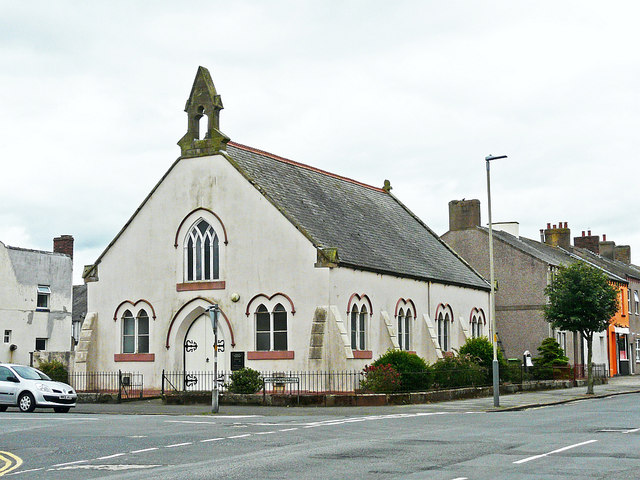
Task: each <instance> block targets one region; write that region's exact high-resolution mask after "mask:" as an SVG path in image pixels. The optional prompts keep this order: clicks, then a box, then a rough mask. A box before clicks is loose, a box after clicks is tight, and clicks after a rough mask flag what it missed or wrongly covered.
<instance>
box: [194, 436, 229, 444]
mask: <svg viewBox="0 0 640 480" xmlns="http://www.w3.org/2000/svg"><path fill="white" fill-rule="evenodd" d="M218 440H224V438H223V437H217V438H207V439H206V440H200V443H205V442H217V441H218Z"/></svg>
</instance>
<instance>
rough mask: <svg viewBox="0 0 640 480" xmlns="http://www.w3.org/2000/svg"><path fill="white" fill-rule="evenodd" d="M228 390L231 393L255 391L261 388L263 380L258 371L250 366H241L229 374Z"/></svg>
mask: <svg viewBox="0 0 640 480" xmlns="http://www.w3.org/2000/svg"><path fill="white" fill-rule="evenodd" d="M230 379H231V383H230V384H229V391H230V392H231V393H245V394H250V393H257V392H259V391H260V390H261V389H262V386H263V382H262V378H261V377H260V372H258V371H257V370H254V369H252V368H242V369H240V370H236V371H235V372H233V373H232V374H231V377H230Z"/></svg>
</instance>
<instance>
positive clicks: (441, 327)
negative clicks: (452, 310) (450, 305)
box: [437, 312, 450, 352]
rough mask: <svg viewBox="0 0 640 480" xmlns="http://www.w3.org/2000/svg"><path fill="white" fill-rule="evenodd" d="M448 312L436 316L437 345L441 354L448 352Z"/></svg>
mask: <svg viewBox="0 0 640 480" xmlns="http://www.w3.org/2000/svg"><path fill="white" fill-rule="evenodd" d="M449 321H450V319H449V312H446V313H444V314H443V313H442V312H440V313H439V314H438V319H437V323H438V343H439V344H440V349H441V350H442V351H443V352H446V351H448V350H449Z"/></svg>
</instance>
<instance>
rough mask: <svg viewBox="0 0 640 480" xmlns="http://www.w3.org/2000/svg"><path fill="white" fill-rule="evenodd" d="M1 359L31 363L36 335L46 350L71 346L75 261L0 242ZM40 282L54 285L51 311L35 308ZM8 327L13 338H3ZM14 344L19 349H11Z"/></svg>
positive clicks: (66, 349) (59, 350)
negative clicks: (7, 339)
mask: <svg viewBox="0 0 640 480" xmlns="http://www.w3.org/2000/svg"><path fill="white" fill-rule="evenodd" d="M0 276H1V278H2V288H0V362H14V363H23V364H27V365H28V364H29V361H30V352H33V351H34V350H35V342H36V338H46V339H47V344H46V351H54V352H66V351H69V350H70V349H71V305H72V300H71V296H72V261H71V258H70V257H69V256H67V255H63V254H59V253H51V252H39V251H33V250H25V249H14V248H11V247H9V248H7V247H5V245H4V244H2V242H0ZM38 285H48V286H49V287H50V289H51V295H50V298H49V311H36V305H37V303H36V302H37V288H38ZM5 330H11V339H10V341H9V342H7V343H5V342H4V332H5ZM11 345H16V347H17V348H16V350H14V351H13V352H11V350H10V347H11Z"/></svg>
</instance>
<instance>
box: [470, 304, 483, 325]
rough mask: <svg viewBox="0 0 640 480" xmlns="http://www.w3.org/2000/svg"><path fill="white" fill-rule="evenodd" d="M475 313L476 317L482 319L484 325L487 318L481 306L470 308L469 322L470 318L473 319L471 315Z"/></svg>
mask: <svg viewBox="0 0 640 480" xmlns="http://www.w3.org/2000/svg"><path fill="white" fill-rule="evenodd" d="M474 315H476V318H478V319H482V323H483V324H484V325H486V324H487V318H486V316H485V314H484V311H483V310H482V309H481V308H475V307H474V308H472V309H471V313H470V314H469V323H471V320H473V316H474Z"/></svg>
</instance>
